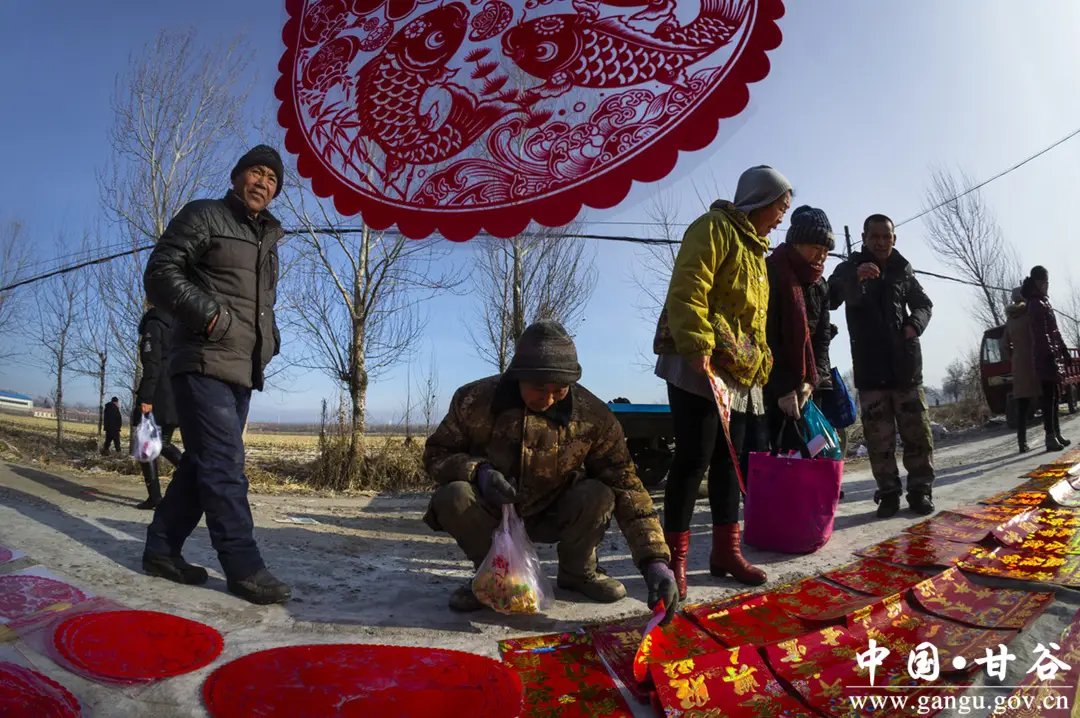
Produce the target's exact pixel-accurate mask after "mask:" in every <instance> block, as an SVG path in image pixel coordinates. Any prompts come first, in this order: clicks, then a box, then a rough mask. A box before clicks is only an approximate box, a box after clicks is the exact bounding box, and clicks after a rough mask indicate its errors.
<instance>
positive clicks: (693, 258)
mask: <svg viewBox="0 0 1080 718" xmlns="http://www.w3.org/2000/svg"><path fill="white" fill-rule="evenodd" d="M768 251H769V239H768V237H759V236H758V234H757V232H756V231H755V230H754V226H753V225H752V224H750V220H749V219H747V217H746V215H745V214H743V213H742V212H740V211H739V210H737V209H736V208H735V205H733V204H731V203H730V202H725V201H720V202H715V203H714V204H713V205H712V207H710V208H709V211H708V212H707V213H705V214H704V215H702V216H701V217H699V218H698V219H697V220H696V221H695V222H694V223H693V224H691V225H690V227H689V228H688V229H687V230H686V234H685V235H683V240H682V245H681V246H680V247H679V254H678V256H677V257H676V259H675V267H674V270H673V271H672V274H671V284H670V285H669V286H668V294H667V302H666V303H665V305H664V311H663V313H662V314H661V316H660V322H659V324H658V326H657V331H656V337H655V339H654V341H653V350H654V351H655V352H656V353H657V354H681V355H683V356H708V355H710V354H711V355H712V357H713V361H714V362H715V363H716V365H717V366H719V367H721V368H722V369H724V370H725V371H726V372H728V373H729V374H731V376H732V377H733V378H734V379H735V380H736V381H738V382H739V383H740V384H742V385H744V386H765V384H766V382H767V381H768V378H769V372H770V371H771V370H772V353H771V352H770V351H769V344H768V341H767V340H766V336H765V318H766V312H767V311H768V307H769V279H768V276H767V274H766V269H765V254H766V253H767V252H768Z"/></svg>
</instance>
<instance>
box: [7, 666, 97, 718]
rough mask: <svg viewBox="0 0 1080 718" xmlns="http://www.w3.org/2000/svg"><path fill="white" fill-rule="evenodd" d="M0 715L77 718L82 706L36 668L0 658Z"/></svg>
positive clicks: (80, 713)
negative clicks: (31, 668) (0, 659)
mask: <svg viewBox="0 0 1080 718" xmlns="http://www.w3.org/2000/svg"><path fill="white" fill-rule="evenodd" d="M0 715H3V716H9V717H10V718H78V717H79V716H80V715H82V709H81V707H80V706H79V701H78V699H77V698H75V696H73V695H71V693H70V692H69V691H68V690H67V689H66V688H64V687H63V686H62V685H60V684H59V683H57V682H56V681H54V680H52V679H51V678H49V677H47V676H43V675H42V674H40V673H38V672H37V671H33V670H30V669H29V668H24V667H22V666H20V665H16V664H14V663H9V662H7V661H0Z"/></svg>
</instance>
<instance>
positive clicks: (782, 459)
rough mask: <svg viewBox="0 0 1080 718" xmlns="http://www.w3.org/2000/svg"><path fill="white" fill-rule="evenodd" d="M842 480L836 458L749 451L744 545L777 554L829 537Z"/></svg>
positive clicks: (805, 549)
mask: <svg viewBox="0 0 1080 718" xmlns="http://www.w3.org/2000/svg"><path fill="white" fill-rule="evenodd" d="M804 452H805V447H804ZM808 455H809V454H808V452H806V453H804V454H803V456H808ZM843 480H844V462H842V461H833V460H832V459H825V458H819V459H808V458H801V457H786V456H776V455H775V452H774V453H773V454H765V453H754V454H751V455H750V471H749V476H748V477H747V482H746V483H747V493H746V505H745V510H744V514H743V520H744V524H745V528H744V529H743V538H744V539H745V541H746V543H747V544H748V545H750V546H753V547H755V548H760V549H764V550H767V551H779V552H781V553H813V552H814V551H817V550H818V549H820V548H821V547H822V546H824V545H825V544H826V543H828V542H829V537H830V536H832V530H833V519H835V518H836V506H837V504H838V503H839V502H840V484H841V483H842V482H843Z"/></svg>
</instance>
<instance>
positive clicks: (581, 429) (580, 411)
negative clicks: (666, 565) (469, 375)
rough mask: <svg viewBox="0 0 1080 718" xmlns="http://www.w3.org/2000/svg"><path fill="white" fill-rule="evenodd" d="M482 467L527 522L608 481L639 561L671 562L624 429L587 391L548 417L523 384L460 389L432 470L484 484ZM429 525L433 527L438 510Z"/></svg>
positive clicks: (430, 454)
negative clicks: (578, 487)
mask: <svg viewBox="0 0 1080 718" xmlns="http://www.w3.org/2000/svg"><path fill="white" fill-rule="evenodd" d="M482 463H489V464H491V465H492V466H493V467H494V468H495V469H497V470H498V471H500V472H502V473H503V475H505V476H506V477H507V480H509V481H510V482H511V483H513V484H515V485H516V487H517V490H518V497H519V503H518V511H519V512H520V514H521V515H522V516H523V517H528V516H535V515H537V514H540V513H543V512H544V511H545V510H547V509H549V508H550V507H551V506H552V505H553V504H554V503H555V501H556V499H558V498H559V496H560V495H561V494H562V492H563V491H565V490H566V489H567V488H569V486H570V485H571V484H572V483H573V482H574V481H575V480H577V479H581V478H590V479H597V480H599V481H602V482H604V483H605V484H607V485H608V486H609V487H611V489H612V491H614V492H615V520H616V521H617V522H618V524H619V528H620V529H621V530H622V532H623V535H624V536H625V537H626V542H627V543H628V544H629V546H630V553H631V554H632V556H633V559H634V563H635V564H636V565H637V566H639V567H641V566H644V565H645V564H646V563H648V562H650V561H655V560H661V561H665V562H667V561H669V560H670V558H671V555H670V553H669V552H668V548H667V544H666V543H665V542H664V533H663V530H662V529H661V527H660V520H659V519H658V517H657V514H656V509H655V508H653V503H652V499H651V498H650V497H649V494H648V492H646V491H645V487H644V486H642V484H641V480H640V479H638V477H637V474H636V473H635V471H634V464H633V462H632V461H631V459H630V454H629V452H628V451H627V448H626V440H625V439H624V437H623V433H622V427H621V426H619V423H618V421H617V420H616V419H615V415H614V414H613V413H612V412H611V410H610V409H608V407H607V405H606V404H604V402H602V401H600V399H598V398H596V397H595V396H594V395H593V394H592V393H590V392H589V391H588V390H586V389H585V388H584V387H581V386H579V385H577V384H574V385H572V386H571V388H570V393H569V394H567V396H566V398H565V399H564V400H562V401H561V402H559V403H558V404H556V405H555V406H554V407H552V408H551V409H550V410H549V411H547V412H545V413H544V414H542V415H541V414H535V413H533V412H531V411H529V410H528V409H526V407H525V404H524V402H523V401H522V400H521V395H520V393H519V391H518V386H517V384H516V383H515V382H512V381H502V378H501V377H499V376H493V377H488V378H487V379H481V380H479V381H476V382H473V383H471V384H466V385H465V386H463V387H461V388H460V389H458V390H457V392H456V393H455V394H454V398H453V400H451V402H450V410H449V411H448V412H447V415H446V418H445V419H443V421H442V423H441V424H440V425H439V427H438V429H436V430H435V433H434V434H432V436H431V438H429V439H428V440H427V446H426V448H425V449H424V467H425V469H427V472H428V473H429V474H430V475H431V477H432V478H433V479H434V480H435V481H436V482H437V483H438V484H439V485H440V486H441V485H444V484H448V483H450V482H451V481H476V475H475V474H476V467H477V466H478V465H479V464H482ZM515 479H516V480H515ZM424 520H425V521H426V522H427V523H428V525H432V524H433V522H434V515H433V512H431V511H430V510H429V511H428V515H427V516H425V519H424ZM433 528H438V527H437V526H433Z"/></svg>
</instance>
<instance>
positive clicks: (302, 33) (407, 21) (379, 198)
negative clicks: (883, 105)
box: [275, 0, 784, 241]
mask: <svg viewBox="0 0 1080 718" xmlns="http://www.w3.org/2000/svg"><path fill="white" fill-rule="evenodd" d="M286 9H287V12H288V20H287V21H286V25H285V29H284V31H283V37H284V40H285V45H286V50H285V53H284V54H283V56H282V58H281V62H280V64H279V70H280V77H279V79H278V82H277V85H276V88H275V93H276V95H277V98H278V99H279V100H280V101H281V107H280V110H279V113H278V120H279V122H280V123H281V125H282V126H283V127H284V128H285V130H286V139H285V145H286V148H287V149H288V150H289V151H290V152H292V153H293V154H294V155H296V157H297V165H298V168H299V171H300V174H301V175H303V176H304V177H307V178H309V179H310V180H311V183H312V186H313V188H314V190H315V192H316V193H317V194H318V195H319V196H322V197H331V196H332V197H333V199H334V204H335V206H336V207H337V209H338V211H340V212H341V213H342V214H346V215H354V214H357V213H360V214H361V215H362V216H363V219H364V221H365V222H366V223H367V224H368V225H369V226H371V227H372V228H373V229H387V228H389V227H390V226H391V225H395V224H396V225H397V227H398V229H399V230H400V231H401V232H402V233H404V234H405V235H406V236H408V237H412V238H422V237H427V236H429V235H431V234H432V233H433V232H439V233H440V234H442V235H443V236H444V237H446V238H448V239H451V240H455V241H464V240H468V239H471V238H472V237H474V236H476V235H477V234H478V233H480V232H482V231H484V232H489V233H491V234H493V235H496V236H500V237H510V236H514V235H516V234H519V233H520V232H522V231H523V230H524V229H525V228H526V226H527V225H528V224H529V222H530V221H536V222H538V223H540V224H542V225H545V226H550V227H558V226H562V225H565V224H568V223H569V222H571V221H572V220H573V219H574V218H575V217H576V216H577V214H578V213H579V212H580V211H581V209H582V207H583V206H589V207H593V208H610V207H614V206H615V205H617V204H618V203H619V202H621V201H622V200H623V199H625V197H626V195H627V193H628V192H629V191H630V187H631V183H632V182H633V181H635V180H636V181H639V182H655V181H657V180H660V179H663V178H664V177H665V176H667V175H668V174H669V173H670V172H671V171H672V170H673V169H674V167H675V164H676V161H677V160H678V157H679V153H680V152H688V151H693V150H700V149H702V148H704V147H706V146H707V145H709V144H710V143H711V142H712V141H713V140H714V139H715V138H716V136H717V131H718V125H719V122H720V120H722V119H724V118H731V117H734V116H736V115H738V114H739V113H740V112H742V111H743V110H744V109H745V108H746V105H747V103H748V102H749V97H750V93H749V85H750V84H751V83H754V82H758V81H760V80H762V79H764V78H765V77H766V75H768V73H769V60H768V57H767V54H766V53H767V52H768V51H770V50H773V49H775V48H776V47H778V46H779V45H780V41H781V37H782V36H781V33H780V30H779V28H778V26H777V20H778V19H779V18H780V17H782V16H783V14H784V6H783V2H782V0H450V1H446V0H440V1H439V2H434V1H433V0H286Z"/></svg>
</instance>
